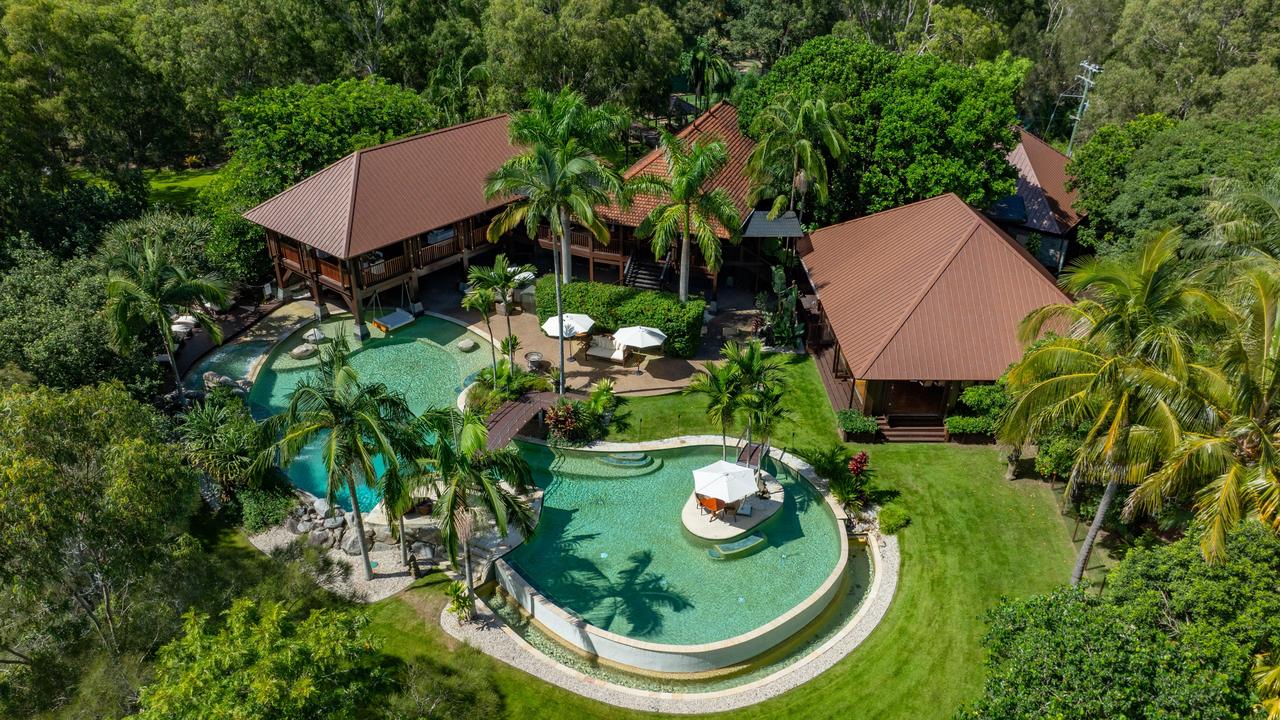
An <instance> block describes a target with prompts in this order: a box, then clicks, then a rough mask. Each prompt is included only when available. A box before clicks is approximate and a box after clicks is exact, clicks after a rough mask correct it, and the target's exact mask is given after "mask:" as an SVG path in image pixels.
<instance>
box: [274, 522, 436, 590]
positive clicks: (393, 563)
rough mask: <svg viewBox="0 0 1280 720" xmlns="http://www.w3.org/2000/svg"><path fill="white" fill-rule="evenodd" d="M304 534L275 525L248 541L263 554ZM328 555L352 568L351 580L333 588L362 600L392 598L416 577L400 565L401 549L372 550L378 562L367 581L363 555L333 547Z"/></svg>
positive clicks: (370, 556)
mask: <svg viewBox="0 0 1280 720" xmlns="http://www.w3.org/2000/svg"><path fill="white" fill-rule="evenodd" d="M300 537H302V536H301V535H294V534H293V533H291V532H289V531H288V530H286V529H284V526H279V527H274V528H272V529H270V530H268V531H266V532H263V533H259V534H257V535H253V536H250V538H249V542H251V543H253V546H254V547H256V548H258V549H259V550H261V551H262V552H264V553H267V554H270V553H271V551H272V550H274V549H275V548H277V547H281V546H283V545H288V544H289V543H291V542H293V541H294V540H297V539H298V538H300ZM326 554H327V555H328V556H329V557H331V558H333V559H334V560H337V561H339V562H342V563H346V564H347V565H349V566H350V567H351V579H350V580H349V581H348V582H346V583H343V584H342V586H341V587H330V588H329V589H330V590H333V591H335V592H338V593H340V594H350V595H352V596H353V597H355V598H356V599H358V600H360V601H361V602H366V603H371V602H377V601H378V600H382V599H383V598H388V597H391V596H392V595H395V594H396V593H398V592H400V591H401V590H404V589H405V588H407V587H409V586H410V585H411V584H413V576H412V575H411V574H410V573H409V569H408V568H406V567H405V566H404V565H402V564H400V551H399V550H377V551H372V552H370V553H369V559H370V560H373V561H374V562H376V563H377V566H376V567H375V568H374V569H373V579H372V580H365V579H364V571H363V569H361V567H360V557H359V556H354V557H353V556H351V555H348V554H346V553H345V552H342V551H341V550H337V549H331V550H329V551H327V553H326Z"/></svg>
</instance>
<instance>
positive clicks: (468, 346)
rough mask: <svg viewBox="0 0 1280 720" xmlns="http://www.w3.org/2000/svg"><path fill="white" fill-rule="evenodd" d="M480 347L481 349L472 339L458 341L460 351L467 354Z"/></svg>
mask: <svg viewBox="0 0 1280 720" xmlns="http://www.w3.org/2000/svg"><path fill="white" fill-rule="evenodd" d="M478 347H480V345H479V344H477V343H476V341H475V340H472V339H471V338H463V339H462V340H459V341H458V349H459V350H461V351H462V352H465V353H469V352H472V351H474V350H475V349H476V348H478Z"/></svg>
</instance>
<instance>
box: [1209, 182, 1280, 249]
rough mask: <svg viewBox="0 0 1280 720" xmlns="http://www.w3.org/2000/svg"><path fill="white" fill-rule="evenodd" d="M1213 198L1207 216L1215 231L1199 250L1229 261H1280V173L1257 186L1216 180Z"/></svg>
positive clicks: (1211, 190) (1212, 191)
mask: <svg viewBox="0 0 1280 720" xmlns="http://www.w3.org/2000/svg"><path fill="white" fill-rule="evenodd" d="M1209 196H1210V200H1209V202H1208V204H1207V205H1206V206H1205V214H1206V215H1208V216H1209V219H1210V220H1211V221H1212V222H1213V228H1212V231H1211V232H1210V233H1209V234H1208V235H1207V236H1206V238H1205V241H1204V242H1203V243H1202V244H1201V245H1200V247H1199V248H1197V249H1199V250H1203V251H1205V252H1207V253H1208V254H1209V255H1211V256H1217V257H1222V258H1227V259H1234V258H1259V257H1261V258H1267V259H1271V260H1280V171H1278V172H1276V173H1275V174H1274V175H1272V177H1271V178H1270V180H1268V181H1266V182H1262V183H1259V184H1254V185H1251V184H1248V183H1243V182H1240V181H1239V180H1232V179H1225V178H1218V179H1215V180H1213V181H1211V182H1210V183H1209Z"/></svg>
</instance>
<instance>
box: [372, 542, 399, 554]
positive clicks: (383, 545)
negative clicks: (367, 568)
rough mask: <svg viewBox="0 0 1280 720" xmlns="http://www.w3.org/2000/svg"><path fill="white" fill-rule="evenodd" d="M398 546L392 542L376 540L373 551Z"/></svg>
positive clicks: (393, 548) (392, 548) (391, 548)
mask: <svg viewBox="0 0 1280 720" xmlns="http://www.w3.org/2000/svg"><path fill="white" fill-rule="evenodd" d="M396 547H397V546H396V545H393V544H392V543H384V542H375V543H374V544H373V551H374V552H382V551H383V550H395V549H396Z"/></svg>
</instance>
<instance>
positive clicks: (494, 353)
mask: <svg viewBox="0 0 1280 720" xmlns="http://www.w3.org/2000/svg"><path fill="white" fill-rule="evenodd" d="M484 329H485V332H487V333H489V360H490V361H492V362H493V389H494V390H497V389H498V346H496V345H494V344H493V325H491V324H490V323H489V315H488V313H485V316H484Z"/></svg>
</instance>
